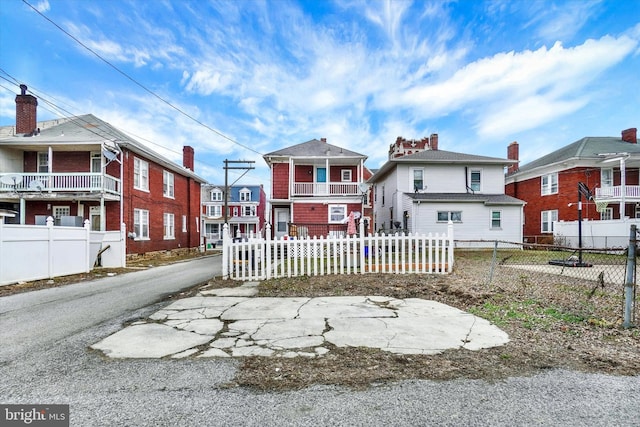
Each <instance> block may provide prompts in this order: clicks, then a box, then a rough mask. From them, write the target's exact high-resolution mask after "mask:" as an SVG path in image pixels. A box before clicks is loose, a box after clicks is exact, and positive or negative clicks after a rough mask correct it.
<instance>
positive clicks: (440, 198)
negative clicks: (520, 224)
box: [406, 193, 526, 206]
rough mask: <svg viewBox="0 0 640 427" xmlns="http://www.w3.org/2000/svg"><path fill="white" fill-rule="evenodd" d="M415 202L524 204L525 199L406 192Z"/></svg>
mask: <svg viewBox="0 0 640 427" xmlns="http://www.w3.org/2000/svg"><path fill="white" fill-rule="evenodd" d="M406 195H407V197H409V198H410V199H413V201H414V202H417V201H421V202H428V203H434V202H440V203H451V202H454V203H484V204H485V205H517V206H524V205H525V204H526V202H525V201H524V200H520V199H516V198H515V197H511V196H507V195H506V194H471V193H406Z"/></svg>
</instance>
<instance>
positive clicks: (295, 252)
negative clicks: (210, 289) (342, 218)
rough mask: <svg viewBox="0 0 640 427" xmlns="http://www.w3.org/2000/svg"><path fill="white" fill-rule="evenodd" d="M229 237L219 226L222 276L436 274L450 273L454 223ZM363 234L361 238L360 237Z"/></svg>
mask: <svg viewBox="0 0 640 427" xmlns="http://www.w3.org/2000/svg"><path fill="white" fill-rule="evenodd" d="M265 236H266V238H262V237H249V238H247V239H233V238H232V237H231V236H230V235H229V230H228V226H227V225H226V224H225V225H224V226H223V239H222V277H223V278H225V279H227V278H231V279H234V280H249V281H250V280H264V279H271V278H278V277H296V276H305V275H306V276H321V275H326V274H365V273H396V274H409V273H435V274H446V273H451V271H453V263H454V256H453V255H454V253H453V252H454V242H453V224H452V223H451V222H449V226H448V229H447V233H446V234H444V233H443V234H442V235H439V234H435V235H433V234H431V233H429V234H428V235H412V234H411V233H409V234H406V235H405V234H397V233H396V234H389V235H386V234H374V235H371V234H370V235H368V236H364V224H361V225H360V233H359V236H347V237H336V236H329V237H317V236H314V237H312V238H310V237H307V238H293V237H284V238H276V239H271V237H270V236H271V227H270V225H269V224H267V225H266V226H265ZM360 236H362V237H360Z"/></svg>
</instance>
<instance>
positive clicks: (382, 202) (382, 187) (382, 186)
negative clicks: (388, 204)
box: [382, 185, 384, 206]
mask: <svg viewBox="0 0 640 427" xmlns="http://www.w3.org/2000/svg"><path fill="white" fill-rule="evenodd" d="M382 206H384V185H383V186H382Z"/></svg>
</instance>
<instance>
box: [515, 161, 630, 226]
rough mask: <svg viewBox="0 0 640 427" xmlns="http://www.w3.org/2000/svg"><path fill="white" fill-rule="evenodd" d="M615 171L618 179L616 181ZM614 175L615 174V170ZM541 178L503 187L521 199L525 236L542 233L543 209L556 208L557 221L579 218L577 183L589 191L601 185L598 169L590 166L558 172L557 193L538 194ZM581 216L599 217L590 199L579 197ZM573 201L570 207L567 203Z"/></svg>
mask: <svg viewBox="0 0 640 427" xmlns="http://www.w3.org/2000/svg"><path fill="white" fill-rule="evenodd" d="M619 175H620V173H619V171H618V181H619ZM614 176H615V173H614ZM540 179H541V178H540V177H536V178H531V179H528V180H526V181H520V182H515V183H509V184H507V185H506V186H505V193H506V194H507V195H509V196H513V197H516V198H518V199H521V200H524V201H526V202H527V204H526V205H525V207H524V217H525V224H524V230H523V233H524V236H525V237H526V236H538V235H541V234H542V233H541V215H542V211H546V210H554V209H557V210H558V220H564V221H575V220H577V219H578V205H577V202H578V182H583V183H584V184H586V185H587V186H588V187H589V188H590V189H591V190H593V189H594V188H595V187H596V186H599V185H600V170H599V169H592V168H574V169H569V170H566V171H562V172H559V173H558V193H557V194H550V195H547V196H542V195H541V187H540V186H541V184H540ZM582 202H583V204H582V217H583V219H600V214H599V213H598V212H597V211H596V209H595V205H594V204H593V202H590V203H587V201H586V199H585V198H584V197H583V198H582ZM569 203H572V206H568V205H569Z"/></svg>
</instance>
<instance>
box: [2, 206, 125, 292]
mask: <svg viewBox="0 0 640 427" xmlns="http://www.w3.org/2000/svg"><path fill="white" fill-rule="evenodd" d="M123 227H124V226H123ZM90 228H91V227H90V224H89V221H85V223H84V227H64V226H54V225H53V218H51V217H49V218H48V219H47V225H19V224H4V223H3V221H0V286H2V285H8V284H11V283H17V282H26V281H31V280H40V279H47V278H53V277H57V276H66V275H68V274H78V273H88V272H89V271H91V269H92V268H93V266H94V263H95V262H96V260H97V259H98V253H99V252H100V251H101V250H102V249H106V248H107V246H108V249H106V250H104V251H103V252H102V254H101V255H100V260H101V266H103V267H124V266H125V265H126V264H125V263H126V257H125V253H126V247H125V245H126V239H125V238H124V236H125V233H124V228H123V229H122V230H121V231H110V232H96V231H91V229H90Z"/></svg>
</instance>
